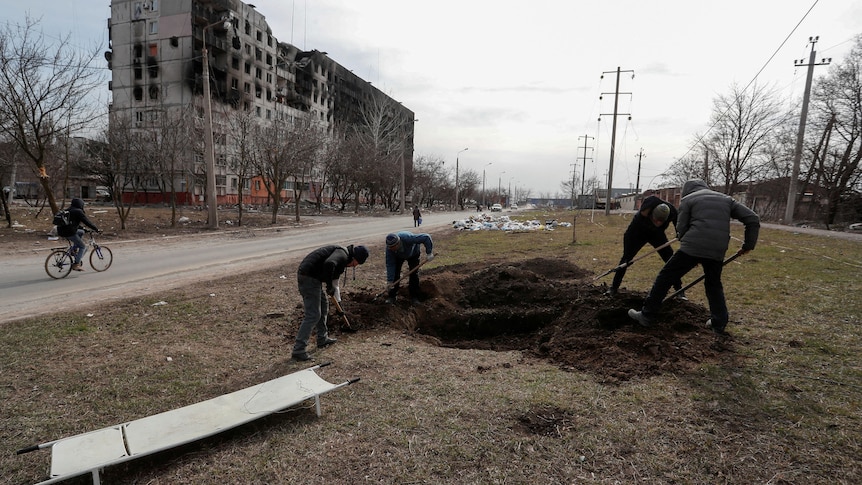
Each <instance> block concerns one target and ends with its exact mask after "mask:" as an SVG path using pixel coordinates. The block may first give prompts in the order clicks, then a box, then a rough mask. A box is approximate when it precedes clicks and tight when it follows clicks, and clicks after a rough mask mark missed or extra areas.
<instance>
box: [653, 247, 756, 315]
mask: <svg viewBox="0 0 862 485" xmlns="http://www.w3.org/2000/svg"><path fill="white" fill-rule="evenodd" d="M740 256H742V253H741V252H737V253H736V254H734V255H733V256H730V257H729V258H727V259H725V260H724V262H722V263H721V265H722V266H724V265H726V264H727V263H729V262H731V261H733V260H734V259H736V258H738V257H740ZM704 278H706V275H705V274H702V275H700V276H698V277H697V278H695V279H694V281H692V282H691V283H689V284H687V285H685V286H683V287H682V288H680V289H678V290H676V291H674V292H673V293H671V294H670V295H668V296H666V297H665V299H664V300H662V303H664V302H666V301H668V300H670V299H671V298H673V297H675V296H676V295H679V294H680V293H682V292H684V291H685V290H687V289H689V288H691V287H692V286H694V285H696V284H698V283H700V282H701V281H703V279H704Z"/></svg>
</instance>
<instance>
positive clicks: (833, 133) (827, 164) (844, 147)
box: [812, 36, 862, 225]
mask: <svg viewBox="0 0 862 485" xmlns="http://www.w3.org/2000/svg"><path fill="white" fill-rule="evenodd" d="M855 42H856V43H855V45H854V46H853V48H852V49H851V51H850V53H849V54H848V55H847V58H845V59H844V60H843V61H841V62H839V63H836V64H835V65H833V66H832V68H830V70H829V74H828V75H827V76H825V77H823V78H821V79H819V80H818V82H817V83H816V84H815V86H814V89H813V92H812V112H813V113H814V117H813V118H814V119H815V121H814V124H815V125H819V126H821V127H822V128H821V129H820V130H816V131H817V132H819V133H815V134H814V136H815V137H816V138H815V140H819V142H818V143H817V145H816V146H815V149H814V150H815V154H818V155H817V156H815V160H816V165H817V168H816V172H817V175H816V177H817V179H818V184H819V185H823V186H824V187H825V188H826V190H827V199H828V201H827V211H826V220H825V222H826V224H827V225H830V224H834V223H835V219H836V215H837V214H838V208H839V205H840V202H841V200H842V198H844V197H846V196H848V195H849V193H850V192H851V191H852V189H853V188H854V187H855V186H856V185H857V184H858V183H859V181H860V178H862V171H860V160H862V36H857V37H856V41H855ZM812 131H815V130H812Z"/></svg>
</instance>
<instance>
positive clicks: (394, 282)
mask: <svg viewBox="0 0 862 485" xmlns="http://www.w3.org/2000/svg"><path fill="white" fill-rule="evenodd" d="M432 254H434V256H435V257H436V256H437V254H438V253H432ZM427 262H428V259H423V260H422V261H421V262H420V263H419V264H417V265H416V267H415V268H413V269H411V270H410V271H408V272H406V273H404V274H403V275H402V276H401V277H400V278H398V279H397V280H395V281H393V282H392V283H389V284H388V285H386V289H385V290H383V291H381V292H380V293H378V294H377V295H376V296H375V297H374V299H375V300H376V299H378V298H380V297H381V296H383V295H385V294H386V293H389V291H390V290H391V289H392V288H395V285H397V284H398V283H399V282H401V280H403V279H404V278H406V277H408V276H410V275H411V274H413V273H415V272H416V271H419V268H421V267H422V266H424V265H425V263H427Z"/></svg>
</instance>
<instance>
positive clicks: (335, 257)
mask: <svg viewBox="0 0 862 485" xmlns="http://www.w3.org/2000/svg"><path fill="white" fill-rule="evenodd" d="M366 259H368V249H366V247H365V246H353V245H350V246H347V247H346V248H345V247H342V246H334V245H333V246H323V247H321V248H318V249H315V250H314V251H312V252H311V253H309V254H308V256H306V257H305V259H303V260H302V262H301V263H299V268H298V269H297V271H296V282H297V286H298V287H299V294H300V295H302V306H303V310H304V311H305V315H304V316H303V318H302V323H301V324H300V325H299V330H298V331H297V332H296V343H295V344H294V345H293V352H292V354H291V355H292V357H293V358H294V359H295V360H309V359H311V357H309V356H308V352H306V350H305V348H306V346H308V339H309V338H310V337H311V331H312V329H314V328H317V347H318V348H323V347H326V346H327V345H332V344H334V343H335V342H336V340H335V339H334V338H330V337H329V330H328V329H327V327H326V317H327V316H328V315H329V301H328V300H327V298H326V295H330V296H333V297H334V298H335V300H336V301H339V302H340V301H341V291H340V289H339V288H338V278H339V277H340V276H341V274H342V273H344V270H345V269H346V268H352V267H355V266H358V265H360V264H363V263H364V262H365V260H366ZM321 285H326V294H324V293H323V286H321Z"/></svg>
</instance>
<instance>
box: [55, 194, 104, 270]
mask: <svg viewBox="0 0 862 485" xmlns="http://www.w3.org/2000/svg"><path fill="white" fill-rule="evenodd" d="M68 210H69V225H68V226H57V235H58V236H60V237H65V238H66V239H68V240H69V241H71V242H72V245H73V246H75V249H76V251H75V262H74V263H73V264H72V269H73V270H75V271H84V268H83V264H82V263H81V260H82V259H83V258H84V254H86V252H87V245H86V244H84V239H83V238H82V237H81V236H83V235H84V230H83V229H81V224H84V225H85V226H87V227H89V228H90V229H92V230H94V231H96V232H101V231H99V228H98V227H96V225H95V224H93V223H92V222H91V221H90V219H88V218H87V214H85V213H84V200H83V199H77V198H75V199H72V202H71V204H69V209H68Z"/></svg>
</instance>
